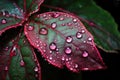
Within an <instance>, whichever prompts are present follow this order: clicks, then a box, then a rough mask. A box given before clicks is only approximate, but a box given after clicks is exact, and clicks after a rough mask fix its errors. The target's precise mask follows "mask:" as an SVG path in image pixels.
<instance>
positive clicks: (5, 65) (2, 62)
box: [0, 36, 41, 80]
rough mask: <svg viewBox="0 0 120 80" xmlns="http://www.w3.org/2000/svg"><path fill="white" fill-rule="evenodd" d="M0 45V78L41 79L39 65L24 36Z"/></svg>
mask: <svg viewBox="0 0 120 80" xmlns="http://www.w3.org/2000/svg"><path fill="white" fill-rule="evenodd" d="M1 47H2V46H0V80H41V73H40V71H41V70H40V65H39V63H38V61H37V58H36V56H35V53H34V51H33V49H32V47H30V45H29V43H28V41H27V40H26V38H25V37H24V36H22V37H21V38H20V39H14V40H11V42H9V43H8V44H7V45H6V47H4V48H1Z"/></svg>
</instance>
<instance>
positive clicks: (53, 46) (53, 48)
mask: <svg viewBox="0 0 120 80" xmlns="http://www.w3.org/2000/svg"><path fill="white" fill-rule="evenodd" d="M49 48H50V49H51V50H56V48H57V46H56V43H54V42H52V43H51V44H50V46H49Z"/></svg>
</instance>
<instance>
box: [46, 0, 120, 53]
mask: <svg viewBox="0 0 120 80" xmlns="http://www.w3.org/2000/svg"><path fill="white" fill-rule="evenodd" d="M71 3H72V4H71ZM46 4H48V5H52V6H56V7H61V8H63V9H65V10H68V11H70V12H71V13H75V14H76V15H79V17H81V18H83V19H86V20H88V21H89V22H91V23H92V22H93V23H94V24H95V25H97V26H94V25H93V23H92V25H93V26H92V25H91V23H89V24H90V25H88V23H87V25H86V28H87V29H88V30H89V31H90V32H91V33H92V35H93V36H94V38H95V43H96V44H97V46H99V47H101V48H102V49H104V50H105V51H114V50H116V49H120V32H119V31H118V25H117V24H116V22H115V20H114V19H113V17H112V16H111V14H110V13H109V12H107V11H106V10H104V9H102V8H100V7H99V6H98V5H96V3H95V2H94V0H89V1H88V0H76V1H74V0H63V1H59V0H57V1H56V0H54V1H51V2H50V0H46ZM57 4H59V5H57Z"/></svg>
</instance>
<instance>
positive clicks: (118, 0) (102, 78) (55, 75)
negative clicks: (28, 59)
mask: <svg viewBox="0 0 120 80" xmlns="http://www.w3.org/2000/svg"><path fill="white" fill-rule="evenodd" d="M94 1H95V2H96V3H97V4H98V5H99V6H101V7H102V8H103V9H105V10H107V11H108V12H110V14H111V15H112V16H113V18H114V19H115V21H116V23H117V24H118V26H119V30H120V0H94ZM99 51H100V53H101V56H102V58H103V60H104V62H105V64H106V65H107V67H108V68H107V69H105V70H96V71H82V72H80V73H73V72H71V71H69V70H68V69H66V68H64V69H58V68H56V67H54V66H52V65H50V64H48V62H47V61H45V60H44V59H43V58H42V57H41V56H40V55H38V57H41V58H40V63H41V62H42V63H41V67H42V80H120V54H116V53H105V52H104V51H102V50H100V49H99ZM81 75H82V76H81ZM81 78H82V79H81Z"/></svg>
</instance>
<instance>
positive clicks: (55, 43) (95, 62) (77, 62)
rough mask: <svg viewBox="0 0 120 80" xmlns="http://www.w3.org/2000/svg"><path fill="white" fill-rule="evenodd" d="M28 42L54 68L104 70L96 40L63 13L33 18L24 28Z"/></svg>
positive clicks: (75, 18) (78, 22) (80, 25)
mask: <svg viewBox="0 0 120 80" xmlns="http://www.w3.org/2000/svg"><path fill="white" fill-rule="evenodd" d="M24 33H25V35H26V36H27V39H28V40H29V42H30V43H31V45H33V46H34V47H35V48H37V49H38V50H39V51H40V52H41V54H42V56H43V57H44V58H45V59H46V60H47V61H48V62H49V63H51V64H53V65H54V66H57V67H59V68H63V66H64V65H65V66H66V67H67V68H68V69H69V70H72V71H73V72H78V71H80V70H97V69H104V68H105V64H104V62H103V60H102V58H101V56H100V53H99V52H98V50H97V48H96V46H95V44H94V39H93V36H92V35H91V34H90V33H89V32H88V31H87V30H86V28H85V26H84V25H83V24H82V23H81V21H80V20H79V19H78V18H77V17H75V16H73V15H70V14H67V13H63V12H46V13H42V14H40V15H37V16H35V17H34V20H31V21H29V22H28V23H27V24H26V25H25V28H24Z"/></svg>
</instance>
